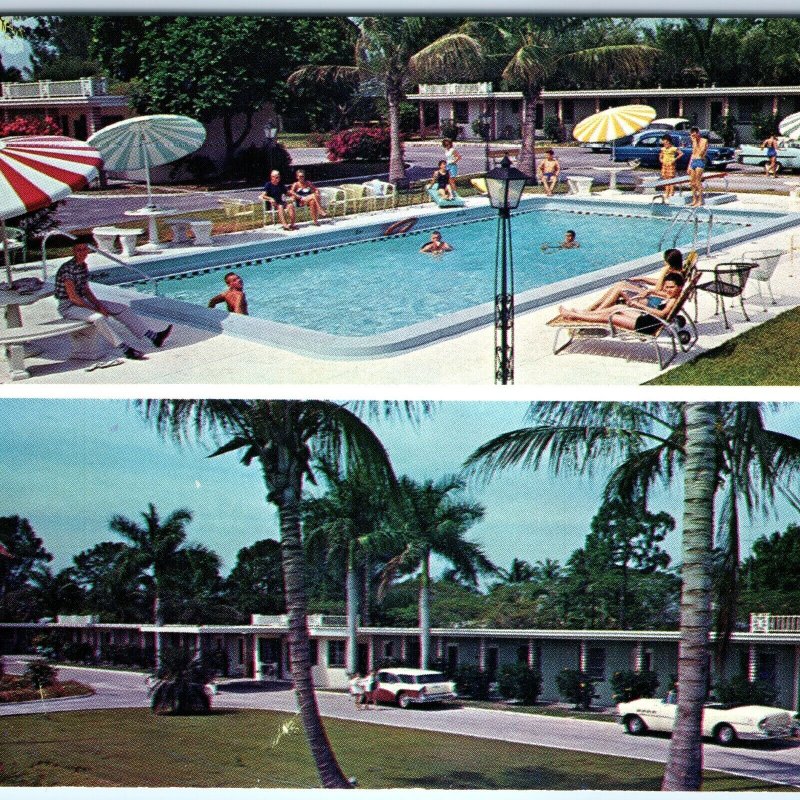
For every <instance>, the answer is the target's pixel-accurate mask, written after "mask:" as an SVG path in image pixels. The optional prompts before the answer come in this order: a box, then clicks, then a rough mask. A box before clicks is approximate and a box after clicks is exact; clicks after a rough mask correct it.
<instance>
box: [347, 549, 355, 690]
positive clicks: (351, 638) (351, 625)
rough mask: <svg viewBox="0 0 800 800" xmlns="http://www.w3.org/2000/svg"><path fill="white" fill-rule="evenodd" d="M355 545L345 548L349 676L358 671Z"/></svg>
mask: <svg viewBox="0 0 800 800" xmlns="http://www.w3.org/2000/svg"><path fill="white" fill-rule="evenodd" d="M355 550H356V543H355V542H350V544H349V545H348V546H347V591H346V598H345V601H346V603H347V657H346V659H345V664H346V667H347V672H348V674H349V675H351V676H352V675H355V674H356V672H357V671H358V575H357V574H356V565H355V558H356V554H355Z"/></svg>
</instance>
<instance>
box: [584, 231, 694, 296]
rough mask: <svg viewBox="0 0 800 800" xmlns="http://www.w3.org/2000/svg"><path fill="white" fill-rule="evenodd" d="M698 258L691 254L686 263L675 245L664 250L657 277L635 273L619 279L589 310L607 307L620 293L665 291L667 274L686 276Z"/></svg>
mask: <svg viewBox="0 0 800 800" xmlns="http://www.w3.org/2000/svg"><path fill="white" fill-rule="evenodd" d="M696 260H697V255H696V254H695V255H694V256H692V254H690V255H689V257H687V259H686V263H684V261H683V254H682V253H681V251H680V250H677V249H676V248H674V247H670V248H669V249H667V250H665V251H664V266H663V267H662V268H661V271H660V272H659V273H658V275H657V276H656V277H655V278H652V277H650V276H649V275H634V276H633V277H631V278H626V279H625V280H623V281H618V282H617V283H615V284H614V285H613V286H611V287H609V288H608V289H607V290H606V292H605V293H604V294H603V295H601V296H600V297H599V298H598V299H597V300H596V301H595V302H594V303H592V305H590V306H589V308H588V310H589V311H594V310H595V309H598V308H605V307H606V306H607V305H608V304H609V303H611V304H612V305H613V304H614V303H616V302H617V300H616V298H617V297H619V296H620V295H624V296H625V297H628V298H631V297H636V296H637V295H639V294H641V293H642V292H646V291H648V290H652V291H655V292H663V290H664V281H665V280H666V278H667V275H669V274H670V273H673V272H678V273H680V274H681V275H683V277H684V279H685V278H686V273H687V270H688V269H689V267H691V266H694V262H695V261H696Z"/></svg>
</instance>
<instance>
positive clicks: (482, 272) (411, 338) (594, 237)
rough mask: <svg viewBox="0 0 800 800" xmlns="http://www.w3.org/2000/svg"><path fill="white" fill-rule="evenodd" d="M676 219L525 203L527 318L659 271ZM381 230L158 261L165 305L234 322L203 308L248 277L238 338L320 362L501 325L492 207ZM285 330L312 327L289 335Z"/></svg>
mask: <svg viewBox="0 0 800 800" xmlns="http://www.w3.org/2000/svg"><path fill="white" fill-rule="evenodd" d="M674 213H675V209H674V208H672V207H663V206H662V207H660V208H659V207H656V206H650V205H641V204H633V203H619V202H614V203H602V202H597V201H589V202H588V203H587V202H580V201H574V200H568V201H558V200H546V201H541V200H540V199H539V198H535V199H533V200H531V201H527V202H525V203H523V205H522V206H521V210H520V212H519V213H517V214H515V215H514V221H513V226H512V228H513V251H514V272H515V295H516V306H517V309H518V311H524V310H526V309H528V308H532V307H534V306H536V305H541V304H544V303H545V302H555V301H557V300H560V299H562V298H564V297H568V296H570V295H575V294H577V293H579V292H581V291H587V290H589V289H591V288H593V287H595V286H601V285H606V284H607V283H608V282H609V280H612V279H614V278H616V277H620V276H622V275H626V274H627V275H630V274H635V273H636V272H640V271H647V270H652V269H653V268H655V267H656V266H657V265H658V264H660V256H659V250H660V249H662V248H663V247H665V246H669V245H672V243H673V237H674V236H675V234H677V241H676V246H679V247H683V248H684V249H685V248H686V247H687V245H689V244H690V243H691V240H692V236H693V228H692V226H691V225H686V226H683V227H681V226H679V225H674V226H672V227H670V224H671V220H672V216H673V215H674ZM713 215H714V220H713V229H712V233H713V242H714V244H715V246H717V247H721V246H724V245H730V244H734V243H735V242H737V241H744V240H746V239H749V238H752V237H753V236H754V235H756V234H761V233H764V232H766V230H767V229H772V228H775V227H776V226H779V227H784V226H786V225H788V224H796V223H797V215H783V214H770V213H758V212H756V213H754V212H751V211H748V212H741V211H739V212H737V211H732V210H728V209H724V210H723V209H716V208H714V209H713ZM787 217H790V218H791V220H790V221H789V220H787ZM704 219H705V218H704ZM382 227H383V226H372V227H370V226H367V227H363V228H357V229H355V230H352V229H351V230H350V231H349V234H348V232H346V231H337V230H336V228H335V227H332V228H329V229H326V230H325V231H324V233H322V235H320V236H316V237H310V236H309V237H304V239H305V242H304V243H303V244H301V243H300V237H297V239H295V242H294V243H293V242H292V241H291V238H292V237H286V238H284V239H282V240H281V242H280V243H260V244H259V245H257V246H255V245H254V246H250V247H249V248H248V249H247V250H246V251H245V252H242V253H241V254H240V256H241V257H240V258H238V259H236V260H230V259H225V258H223V257H221V255H220V254H216V258H217V263H210V262H209V261H208V259H209V258H213V256H214V253H213V251H212V253H210V254H209V252H205V253H203V254H202V255H201V254H198V256H197V257H195V258H194V259H192V260H191V261H190V262H187V261H186V260H185V259H183V260H181V261H178V260H176V259H173V261H174V262H175V263H163V264H159V265H158V268H159V272H160V274H162V275H164V279H163V280H160V281H159V283H158V294H159V295H160V296H161V298H165V300H164V301H163V302H168V300H170V299H171V300H176V301H181V303H190V304H191V305H192V306H195V307H201V308H203V310H204V312H205V313H206V314H215V315H216V316H215V317H214V319H216V320H219V319H220V318H221V317H224V318H226V319H227V320H230V317H231V316H232V315H227V314H224V313H221V312H217V311H215V312H211V311H209V310H208V309H205V306H206V304H207V302H208V299H209V298H210V297H212V296H214V295H215V294H217V293H218V292H219V291H221V290H222V288H223V276H224V274H225V272H227V271H228V270H231V269H235V270H236V271H237V272H238V273H239V274H240V275H241V276H242V278H243V279H244V282H245V287H246V291H247V297H248V302H249V306H250V315H251V317H250V318H248V319H247V320H246V322H245V321H232V324H233V326H234V327H235V328H236V330H237V335H245V336H247V335H248V334H247V333H246V332H245V333H244V334H242V333H241V331H240V329H242V328H245V329H248V330H252V331H253V334H252V335H253V337H254V338H260V336H261V335H267V337H268V339H269V340H270V341H271V342H272V343H276V344H279V342H276V341H275V336H276V335H277V334H280V335H279V336H278V338H279V339H280V340H282V341H283V342H284V344H288V346H290V347H292V349H298V350H300V351H301V352H311V353H314V354H315V355H318V354H320V353H319V350H320V348H321V349H322V350H323V351H325V353H326V354H327V355H329V356H331V355H332V356H335V355H339V356H341V357H347V351H348V350H353V351H354V352H353V357H359V356H364V355H369V354H379V353H381V352H384V353H385V352H391V351H392V350H396V349H407V348H408V347H413V346H417V345H418V344H424V343H425V342H426V341H430V340H432V339H434V338H441V336H446V335H450V334H452V333H456V332H460V331H462V330H465V329H468V328H469V327H475V326H476V325H480V324H484V322H486V321H487V320H488V319H491V313H492V309H493V306H492V303H491V302H489V301H491V300H492V297H493V292H494V289H493V287H494V253H495V237H496V230H497V219H496V217H495V216H493V215H492V211H491V209H487V208H486V207H485V206H482V207H479V208H471V209H464V210H462V211H458V212H453V211H450V212H446V213H444V214H437V215H432V216H430V217H425V218H422V219H421V221H420V223H419V224H418V226H417V228H415V229H414V230H413V231H412V232H410V233H407V234H405V235H402V236H394V237H383V236H380V235H379V234H380V233H381V228H382ZM434 228H439V229H440V230H442V233H443V236H444V238H445V240H446V241H448V242H450V243H451V244H452V245H453V247H454V250H453V252H450V253H446V254H443V255H441V256H430V255H426V254H422V253H420V252H419V248H420V247H421V245H422V244H423V243H424V242H425V241H427V240H428V238H429V235H430V231H431V230H433V229H434ZM568 228H569V229H573V230H575V231H576V232H577V239H578V241H579V242H580V244H581V247H580V248H579V249H575V250H556V249H547V250H542V244H543V243H548V242H549V243H558V242H559V241H561V240H562V239H563V236H564V232H565V230H567V229H568ZM667 234H668V235H667ZM701 234H704V230H703V231H701ZM312 243H313V248H312V247H309V245H310V244H312ZM298 246H299V248H300V249H299V250H298V249H297V248H298ZM134 285H135V284H134ZM138 287H139V288H141V289H142V290H145V291H147V290H152V286H150V287H148V286H146V285H143V284H138ZM161 298H159V299H161ZM259 320H260V322H261V323H264V324H266V325H267V327H266V328H265V327H264V324H260V325H259V322H258V321H259ZM224 327H227V326H224ZM258 328H260V329H261V332H260V333H259V334H258V336H256V334H255V331H256V329H258ZM285 328H286V329H290V330H292V331H297V329H298V328H299V329H302V331H301V333H300V334H298V335H291V334H290V333H289V332H288V331H287V330H284V329H285ZM354 340H355V341H354Z"/></svg>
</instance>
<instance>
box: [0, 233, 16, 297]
mask: <svg viewBox="0 0 800 800" xmlns="http://www.w3.org/2000/svg"><path fill="white" fill-rule="evenodd" d="M0 236H2V237H3V261H4V263H5V265H6V279H7V280H8V288H9V289H12V288H13V287H14V278H13V277H12V276H11V258H10V257H9V255H8V237H7V236H6V221H5V220H4V219H0Z"/></svg>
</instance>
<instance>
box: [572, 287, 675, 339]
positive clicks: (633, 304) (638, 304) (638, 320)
mask: <svg viewBox="0 0 800 800" xmlns="http://www.w3.org/2000/svg"><path fill="white" fill-rule="evenodd" d="M684 283H685V279H684V277H683V275H681V273H680V272H670V273H669V274H668V275H667V276H666V278H665V279H664V288H663V290H661V291H656V290H655V289H650V290H649V291H646V292H642V293H640V294H638V295H635V296H633V297H629V296H626V295H625V293H624V292H623V291H618V292H617V293H616V294H615V295H612V294H611V293H610V292H606V294H605V295H603V298H602V299H603V304H602V305H600V304H598V303H595V304H594V306H593V307H592V308H588V309H586V310H579V309H572V308H564V306H561V308H559V312H560V314H561V316H562V317H563V318H564V319H565V320H566V321H568V322H571V321H574V322H608V321H609V320H610V319H611V317H612V316H613V318H614V319H613V323H614V326H615V327H617V328H625V329H626V330H631V331H634V330H635V331H642V332H644V333H651V332H653V331H655V330H656V329H657V328H658V326H659V325H661V324H662V322H664V321H665V320H667V319H669V316H670V314H672V312H673V310H674V309H675V305H676V303H677V302H678V299H679V298H680V296H681V290H682V289H683V285H684Z"/></svg>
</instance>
